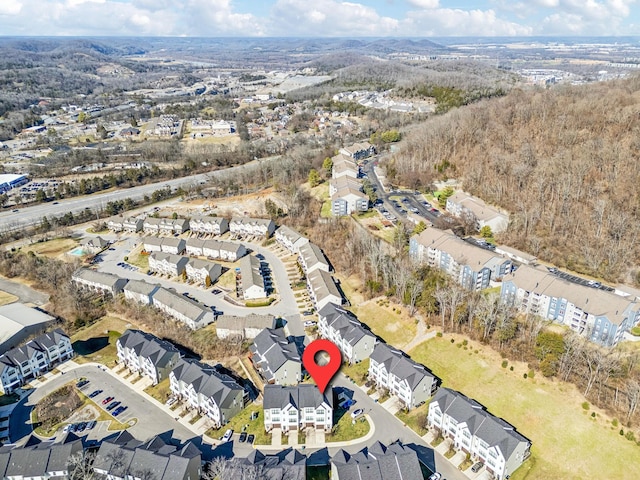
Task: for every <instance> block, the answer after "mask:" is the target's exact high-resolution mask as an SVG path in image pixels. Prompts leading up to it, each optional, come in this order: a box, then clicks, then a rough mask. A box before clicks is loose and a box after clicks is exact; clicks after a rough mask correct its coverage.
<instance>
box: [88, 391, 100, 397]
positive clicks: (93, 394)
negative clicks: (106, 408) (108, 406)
mask: <svg viewBox="0 0 640 480" xmlns="http://www.w3.org/2000/svg"><path fill="white" fill-rule="evenodd" d="M101 393H102V390H94V391H93V392H91V393H90V394H89V398H95V397H97V396H98V395H100V394H101Z"/></svg>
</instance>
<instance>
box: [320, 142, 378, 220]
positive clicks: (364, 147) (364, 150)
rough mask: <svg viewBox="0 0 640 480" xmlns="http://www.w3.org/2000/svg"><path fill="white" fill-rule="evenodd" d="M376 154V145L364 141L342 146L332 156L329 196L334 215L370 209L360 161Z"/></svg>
mask: <svg viewBox="0 0 640 480" xmlns="http://www.w3.org/2000/svg"><path fill="white" fill-rule="evenodd" d="M374 154H375V149H374V147H373V146H372V145H370V144H369V143H366V142H364V143H356V144H354V145H352V146H350V147H345V148H342V149H340V152H339V153H338V154H337V155H336V156H334V157H332V158H331V161H332V165H333V166H332V169H331V180H330V182H329V197H330V199H331V213H332V214H333V215H334V216H343V215H351V214H352V213H358V212H366V211H367V210H368V209H369V197H368V196H367V195H366V194H365V193H364V192H363V185H362V180H361V177H362V175H361V172H360V166H359V165H358V162H359V161H360V160H362V159H364V158H367V157H369V156H371V155H374Z"/></svg>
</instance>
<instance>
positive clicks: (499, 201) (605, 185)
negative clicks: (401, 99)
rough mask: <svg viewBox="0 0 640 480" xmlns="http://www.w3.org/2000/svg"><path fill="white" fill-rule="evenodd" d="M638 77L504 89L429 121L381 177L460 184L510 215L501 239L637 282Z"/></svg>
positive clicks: (564, 262) (639, 231)
mask: <svg viewBox="0 0 640 480" xmlns="http://www.w3.org/2000/svg"><path fill="white" fill-rule="evenodd" d="M639 154H640V77H634V78H632V79H626V80H621V81H616V82H609V83H601V84H590V85H584V86H572V87H569V86H567V87H554V88H552V89H549V90H543V89H537V90H529V91H523V90H513V91H511V92H510V93H509V94H508V95H506V96H504V97H502V98H496V99H491V100H485V101H482V102H479V103H477V104H473V105H469V106H466V107H463V108H460V109H457V110H455V111H451V112H449V113H448V114H446V115H443V116H440V117H435V118H432V119H431V120H429V121H427V122H426V123H425V124H424V126H423V128H419V129H416V130H415V131H414V132H413V133H411V134H410V135H408V136H407V142H406V143H405V146H404V148H403V149H402V151H401V152H400V153H399V154H397V155H396V156H395V158H394V159H392V161H391V163H390V168H389V173H390V174H391V175H392V176H395V177H396V182H397V183H402V184H405V185H410V186H411V187H414V188H415V187H418V186H419V185H417V183H418V182H419V183H420V184H421V185H426V184H428V183H429V182H430V181H432V180H433V179H435V178H443V177H445V178H446V177H448V178H457V179H460V180H461V182H462V184H463V187H464V189H465V190H467V191H469V192H471V193H472V194H475V195H477V196H479V197H481V198H483V199H484V200H485V201H487V202H488V203H493V204H496V205H499V206H501V207H503V208H505V209H507V210H508V211H510V212H511V213H512V215H511V224H510V226H509V229H508V231H507V232H506V233H505V234H503V235H502V236H501V238H500V241H501V242H502V243H506V244H509V245H512V246H514V247H517V248H521V249H524V250H526V251H528V252H530V253H532V254H534V255H537V256H538V257H539V258H541V259H544V260H548V261H551V262H553V263H555V264H557V265H558V266H561V267H566V268H570V269H573V270H576V271H578V272H583V273H589V274H592V275H594V276H597V277H602V278H604V279H606V280H609V281H615V280H619V281H625V280H626V281H630V280H632V281H635V282H636V283H640V272H639V271H638V267H637V262H636V259H637V258H638V254H639V253H640V242H639V240H638V239H639V237H640V182H639V179H640V163H639V162H638V157H639Z"/></svg>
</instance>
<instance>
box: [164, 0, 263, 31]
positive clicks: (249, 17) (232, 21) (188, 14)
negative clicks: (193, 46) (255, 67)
mask: <svg viewBox="0 0 640 480" xmlns="http://www.w3.org/2000/svg"><path fill="white" fill-rule="evenodd" d="M177 3H178V4H180V5H181V6H182V5H183V4H184V6H183V7H182V8H183V12H184V15H185V18H184V20H185V22H186V23H185V25H184V26H183V29H184V32H182V33H184V34H186V35H206V36H212V37H215V36H226V35H238V36H258V35H264V25H263V23H264V22H263V20H262V19H260V18H258V17H256V16H255V15H253V14H251V13H237V12H235V10H234V8H233V5H232V2H231V0H188V1H184V2H177Z"/></svg>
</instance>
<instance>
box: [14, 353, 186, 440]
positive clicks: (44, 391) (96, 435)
mask: <svg viewBox="0 0 640 480" xmlns="http://www.w3.org/2000/svg"><path fill="white" fill-rule="evenodd" d="M80 377H86V378H87V379H89V384H88V385H86V386H84V387H83V388H82V390H83V392H84V393H86V394H87V395H88V394H90V393H91V392H93V391H94V390H97V389H102V390H104V392H103V393H102V394H100V395H99V396H97V397H96V398H95V401H96V403H97V404H98V405H100V406H102V400H103V399H104V398H106V397H107V396H114V397H115V398H116V399H117V400H120V401H121V402H122V405H127V406H128V407H129V408H128V409H127V410H125V411H124V412H123V413H122V414H121V415H120V416H119V417H118V420H119V421H121V422H127V421H128V420H131V419H133V418H136V419H138V422H137V423H136V424H135V425H134V426H132V427H130V428H129V432H131V434H132V435H133V436H134V437H136V438H139V439H142V440H145V439H147V438H150V437H152V436H153V435H156V434H158V433H161V432H166V431H169V430H172V431H173V436H174V437H175V438H179V439H181V440H187V439H190V438H193V437H194V434H193V432H192V431H191V430H189V429H187V428H185V427H184V426H183V425H181V424H180V423H179V422H177V421H175V420H174V419H173V418H172V417H170V416H169V415H167V413H165V412H163V411H162V410H161V409H160V408H158V407H157V406H156V405H154V404H153V403H151V402H150V401H149V400H148V399H147V398H145V397H144V396H143V395H140V394H139V393H138V392H136V391H135V390H133V389H132V388H131V387H130V386H129V385H127V384H125V383H123V382H121V381H120V380H119V379H117V378H114V376H113V375H112V374H111V373H109V372H105V371H103V370H102V368H98V367H96V366H95V365H86V366H80V367H78V368H76V369H73V370H71V371H67V373H66V374H64V375H58V376H57V377H55V378H53V379H51V380H50V381H48V382H46V383H44V384H43V385H41V386H39V387H37V388H36V389H34V391H33V393H32V394H31V395H29V396H28V397H25V398H23V399H22V400H21V401H20V402H19V404H18V406H17V407H16V408H15V409H14V410H13V412H12V414H11V416H10V417H9V435H10V439H11V441H12V442H16V441H18V440H20V439H21V438H23V437H25V436H26V435H29V434H30V433H31V431H32V428H31V425H30V424H29V423H28V422H29V418H30V415H31V410H32V409H33V407H34V406H35V405H36V404H37V403H38V401H39V400H41V399H42V398H43V397H45V396H46V395H48V394H49V393H51V392H53V391H54V390H56V389H57V388H59V387H61V386H62V385H64V384H66V383H68V382H70V381H72V382H76V381H77V379H78V378H80ZM112 433H113V432H110V431H107V430H106V428H101V429H100V428H96V429H94V430H91V431H89V432H88V435H89V438H90V439H101V438H104V437H106V436H107V435H111V434H112Z"/></svg>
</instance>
